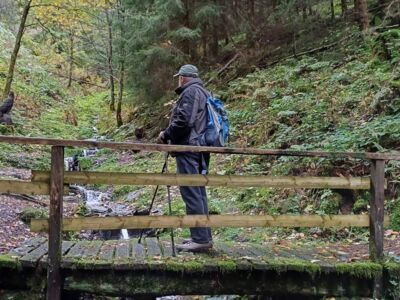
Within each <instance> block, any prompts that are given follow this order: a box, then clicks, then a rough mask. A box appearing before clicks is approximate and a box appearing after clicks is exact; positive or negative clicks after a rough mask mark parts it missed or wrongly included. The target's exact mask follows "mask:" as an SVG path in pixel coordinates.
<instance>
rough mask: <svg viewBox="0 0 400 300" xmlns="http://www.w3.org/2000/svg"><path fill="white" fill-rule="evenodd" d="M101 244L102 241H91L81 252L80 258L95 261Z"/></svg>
mask: <svg viewBox="0 0 400 300" xmlns="http://www.w3.org/2000/svg"><path fill="white" fill-rule="evenodd" d="M102 244H103V242H102V241H91V242H90V243H89V244H88V245H87V246H86V247H85V250H84V251H83V254H82V256H81V257H82V258H88V259H96V258H97V254H98V253H99V251H100V249H101V246H102Z"/></svg>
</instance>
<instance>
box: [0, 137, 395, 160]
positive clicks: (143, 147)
mask: <svg viewBox="0 0 400 300" xmlns="http://www.w3.org/2000/svg"><path fill="white" fill-rule="evenodd" d="M0 143H10V144H23V145H29V144H32V145H50V146H63V147H82V148H91V147H92V148H109V149H115V150H134V151H149V152H159V151H162V152H209V153H222V154H245V155H278V156H279V155H282V156H302V157H303V156H305V157H327V158H355V159H382V160H400V153H397V152H396V153H372V152H327V151H295V150H279V149H257V148H228V147H223V148H221V147H198V146H181V145H159V144H141V143H117V142H103V141H90V140H88V141H82V140H63V139H53V138H40V137H36V138H34V137H19V136H4V135H0Z"/></svg>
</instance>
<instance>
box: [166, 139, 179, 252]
mask: <svg viewBox="0 0 400 300" xmlns="http://www.w3.org/2000/svg"><path fill="white" fill-rule="evenodd" d="M168 144H170V141H168ZM168 156H169V153H168V152H166V153H165V173H168ZM167 196H168V212H169V215H170V216H171V215H172V205H171V186H169V185H167ZM171 246H172V256H173V257H176V252H175V238H174V228H171Z"/></svg>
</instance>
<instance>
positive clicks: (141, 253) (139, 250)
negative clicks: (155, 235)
mask: <svg viewBox="0 0 400 300" xmlns="http://www.w3.org/2000/svg"><path fill="white" fill-rule="evenodd" d="M131 244H132V258H133V259H135V260H139V261H140V260H144V258H145V257H146V250H145V249H144V246H143V244H139V243H138V242H137V240H136V239H135V240H133V241H132V243H131Z"/></svg>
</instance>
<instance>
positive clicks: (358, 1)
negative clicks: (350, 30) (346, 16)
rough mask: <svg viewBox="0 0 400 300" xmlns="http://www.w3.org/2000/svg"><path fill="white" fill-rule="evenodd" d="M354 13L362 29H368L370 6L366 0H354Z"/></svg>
mask: <svg viewBox="0 0 400 300" xmlns="http://www.w3.org/2000/svg"><path fill="white" fill-rule="evenodd" d="M354 13H355V17H356V20H357V22H358V24H359V26H360V30H361V31H366V30H367V29H368V23H369V21H368V7H367V2H366V0H354Z"/></svg>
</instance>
